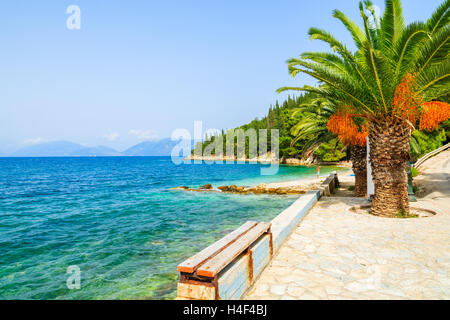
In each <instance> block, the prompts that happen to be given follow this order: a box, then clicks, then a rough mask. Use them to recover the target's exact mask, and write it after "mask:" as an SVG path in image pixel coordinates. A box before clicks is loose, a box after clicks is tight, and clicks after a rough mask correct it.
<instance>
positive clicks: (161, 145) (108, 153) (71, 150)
mask: <svg viewBox="0 0 450 320" xmlns="http://www.w3.org/2000/svg"><path fill="white" fill-rule="evenodd" d="M178 143H179V141H172V140H171V139H170V138H166V139H162V140H159V141H145V142H141V143H139V144H136V145H134V146H132V147H131V148H128V149H127V150H125V151H124V152H119V151H117V150H114V149H113V148H109V147H105V146H97V147H85V146H82V145H81V144H78V143H74V142H70V141H54V142H45V143H39V144H34V145H31V146H27V147H23V148H21V149H19V150H17V151H16V152H14V153H12V154H10V155H2V154H0V156H13V157H112V156H170V155H171V153H172V149H173V148H174V147H175V146H176V145H177V144H178ZM192 146H193V144H192V143H191V147H192Z"/></svg>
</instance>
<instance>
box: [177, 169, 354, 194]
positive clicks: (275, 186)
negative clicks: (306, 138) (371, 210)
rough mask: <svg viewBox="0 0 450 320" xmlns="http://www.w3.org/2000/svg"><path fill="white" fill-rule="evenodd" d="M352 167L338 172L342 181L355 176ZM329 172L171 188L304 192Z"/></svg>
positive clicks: (215, 190) (219, 190) (248, 192)
mask: <svg viewBox="0 0 450 320" xmlns="http://www.w3.org/2000/svg"><path fill="white" fill-rule="evenodd" d="M352 173H353V171H352V169H350V168H349V169H348V170H345V171H341V172H338V173H337V174H338V176H339V179H340V181H343V182H349V181H352V180H353V179H354V178H353V177H352V176H351V174H352ZM328 175H329V174H323V175H319V177H305V178H299V179H295V180H280V181H271V182H262V183H260V184H258V185H256V186H250V187H249V186H243V185H242V186H237V185H234V184H233V185H221V186H217V185H216V186H213V185H212V184H209V183H208V184H205V185H203V186H200V187H198V188H190V187H187V186H179V187H175V188H171V190H181V191H190V192H223V193H237V194H278V195H284V194H304V193H306V192H308V191H311V190H315V189H317V188H318V187H319V186H320V185H321V184H322V183H323V182H324V181H325V179H326V178H327V177H328Z"/></svg>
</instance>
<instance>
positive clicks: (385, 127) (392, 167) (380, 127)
mask: <svg viewBox="0 0 450 320" xmlns="http://www.w3.org/2000/svg"><path fill="white" fill-rule="evenodd" d="M410 138H411V131H410V128H409V126H408V124H407V123H406V122H405V121H404V120H402V119H398V118H394V117H379V118H377V119H375V120H372V121H371V122H370V124H369V142H370V161H371V166H372V178H373V182H374V185H375V196H374V198H373V201H372V213H373V214H375V215H378V216H384V217H394V216H397V215H398V214H399V213H406V214H409V199H408V175H407V167H408V160H409V159H410V155H409V150H410V149H409V148H410V147H409V140H410Z"/></svg>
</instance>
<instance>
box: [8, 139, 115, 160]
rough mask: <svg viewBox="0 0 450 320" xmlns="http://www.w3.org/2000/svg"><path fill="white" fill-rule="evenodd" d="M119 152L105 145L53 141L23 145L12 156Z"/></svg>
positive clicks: (84, 155)
mask: <svg viewBox="0 0 450 320" xmlns="http://www.w3.org/2000/svg"><path fill="white" fill-rule="evenodd" d="M120 155H122V154H121V153H120V152H118V151H116V150H114V149H112V148H109V147H105V146H98V147H85V146H82V145H81V144H78V143H74V142H70V141H54V142H45V143H39V144H35V145H32V146H28V147H24V148H22V149H19V150H18V151H16V152H14V153H13V154H12V156H14V157H96V156H97V157H102V156H120Z"/></svg>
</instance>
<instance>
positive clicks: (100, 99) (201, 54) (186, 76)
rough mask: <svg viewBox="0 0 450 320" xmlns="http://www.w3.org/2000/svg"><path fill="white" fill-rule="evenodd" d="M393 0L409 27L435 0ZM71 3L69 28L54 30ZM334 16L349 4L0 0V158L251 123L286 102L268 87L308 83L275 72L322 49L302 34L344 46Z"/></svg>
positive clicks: (351, 6)
mask: <svg viewBox="0 0 450 320" xmlns="http://www.w3.org/2000/svg"><path fill="white" fill-rule="evenodd" d="M373 2H374V4H375V5H378V6H379V7H380V8H381V10H383V7H384V5H383V3H384V1H379V0H376V1H373ZM403 2H404V14H405V16H406V19H407V21H408V22H412V21H415V20H425V19H427V18H428V17H429V16H430V15H431V13H432V12H433V10H434V9H435V8H436V7H437V6H438V5H439V4H440V3H441V0H427V1H423V0H404V1H403ZM71 4H75V5H78V6H79V7H80V9H81V29H80V30H69V29H67V27H66V20H67V18H68V17H69V14H67V13H66V9H67V7H68V6H69V5H71ZM335 8H338V9H340V10H342V11H344V12H345V13H346V14H348V15H349V16H350V17H352V18H353V19H355V20H356V21H358V22H359V19H358V18H359V16H358V15H359V12H358V1H353V0H352V1H351V0H342V1H332V0H315V1H304V0H297V1H275V0H272V1H231V0H228V1H215V0H208V1H181V0H180V1H134V0H130V1H111V0H109V1H100V0H96V1H92V0H90V1H84V0H72V1H62V0H58V1H57V0H55V1H39V2H38V1H20V0H14V1H12V0H10V1H3V2H2V4H1V10H0V39H1V42H2V50H0V70H1V77H0V86H1V88H2V91H1V98H0V99H1V100H0V101H1V107H0V152H1V151H3V152H10V151H12V150H15V149H17V148H18V147H21V146H24V145H27V144H32V143H36V142H40V141H53V140H70V141H74V142H78V143H82V144H86V145H107V146H111V147H114V148H117V149H119V150H122V149H124V148H126V147H128V146H131V145H132V144H134V143H138V142H139V141H142V140H145V139H158V138H164V137H169V136H170V134H171V132H172V130H174V129H176V128H186V129H188V130H190V131H191V132H192V131H193V122H194V120H202V121H203V125H204V129H207V128H218V129H221V128H232V127H236V126H239V125H241V124H244V123H247V122H249V121H251V120H252V119H254V118H255V117H261V116H263V115H265V114H266V113H267V110H268V107H269V105H270V104H271V103H274V102H275V101H276V100H277V99H278V100H283V99H284V98H285V97H286V94H281V95H278V94H276V93H275V90H276V89H277V88H278V87H281V86H284V85H302V84H306V83H307V84H313V83H314V81H312V80H311V79H309V78H307V77H305V76H300V77H297V78H296V79H295V80H294V79H291V77H290V76H289V75H288V73H287V68H286V64H285V61H286V60H287V59H288V58H290V57H294V56H297V55H298V54H300V53H301V52H303V51H312V50H327V48H326V46H324V45H323V44H322V43H320V42H318V41H310V40H309V39H308V36H307V31H308V29H309V28H310V27H312V26H316V27H320V28H324V29H327V30H329V31H331V32H332V33H333V34H334V35H335V36H336V37H337V38H339V39H341V40H343V41H345V42H346V43H348V44H351V38H350V37H349V35H348V34H347V33H346V30H345V29H344V28H343V26H341V24H340V23H339V22H338V21H337V20H336V19H334V18H332V17H331V12H332V10H333V9H335ZM350 47H351V45H350Z"/></svg>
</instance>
